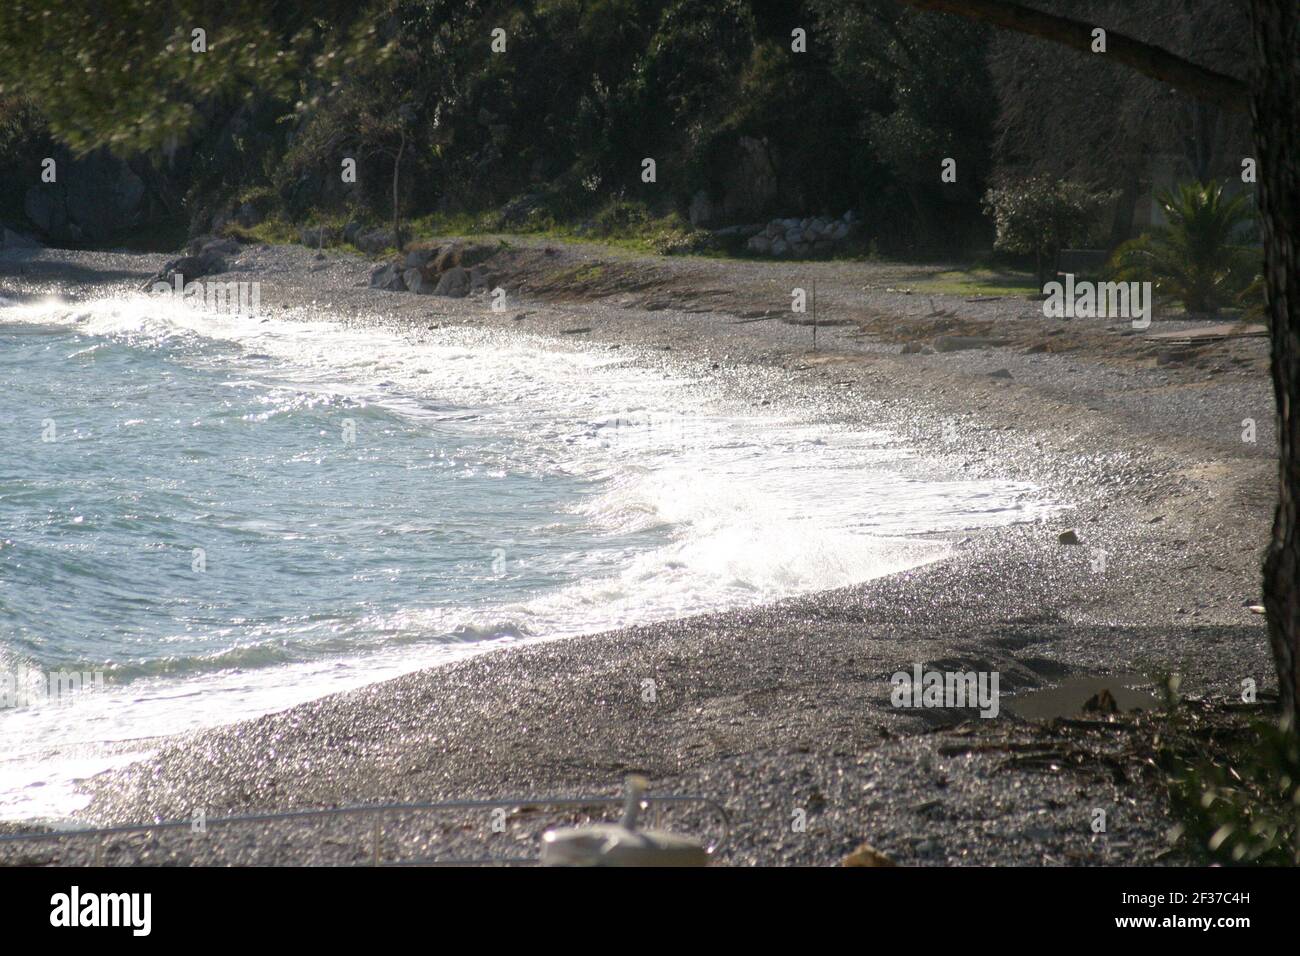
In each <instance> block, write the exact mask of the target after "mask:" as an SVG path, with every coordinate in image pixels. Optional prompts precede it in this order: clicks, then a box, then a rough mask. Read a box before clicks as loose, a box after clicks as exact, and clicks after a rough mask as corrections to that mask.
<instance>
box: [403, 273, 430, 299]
mask: <svg viewBox="0 0 1300 956" xmlns="http://www.w3.org/2000/svg"><path fill="white" fill-rule="evenodd" d="M402 281H403V282H404V283H405V284H406V291H407V292H414V293H415V294H416V295H433V283H432V282H430V281H429V280H428V279H426V278H425V277H424V275H423V273H421V272H420V270H419V269H407V270H406V271H405V272H403V273H402Z"/></svg>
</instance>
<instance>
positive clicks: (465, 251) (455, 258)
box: [433, 242, 497, 273]
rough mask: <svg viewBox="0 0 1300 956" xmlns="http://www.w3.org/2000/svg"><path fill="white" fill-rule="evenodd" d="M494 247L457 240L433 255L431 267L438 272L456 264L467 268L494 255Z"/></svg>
mask: <svg viewBox="0 0 1300 956" xmlns="http://www.w3.org/2000/svg"><path fill="white" fill-rule="evenodd" d="M496 251H497V250H496V247H495V246H489V245H486V244H484V243H470V244H469V245H465V244H463V243H459V242H453V243H451V244H450V245H448V246H446V247H444V248H443V249H442V251H440V252H439V253H438V255H437V256H435V257H434V260H433V267H434V269H436V270H437V271H438V272H440V273H442V272H446V271H447V270H449V269H453V268H456V267H457V266H459V267H462V268H465V269H468V268H470V267H471V266H476V265H478V264H479V263H480V262H486V261H487V260H488V259H491V258H492V257H493V256H494V255H496Z"/></svg>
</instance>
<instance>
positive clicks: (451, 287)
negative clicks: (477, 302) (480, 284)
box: [433, 266, 470, 299]
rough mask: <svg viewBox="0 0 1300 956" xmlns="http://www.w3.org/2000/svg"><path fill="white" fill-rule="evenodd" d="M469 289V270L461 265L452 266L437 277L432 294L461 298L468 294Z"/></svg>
mask: <svg viewBox="0 0 1300 956" xmlns="http://www.w3.org/2000/svg"><path fill="white" fill-rule="evenodd" d="M469 290H470V275H469V270H467V269H465V268H462V267H461V266H452V267H451V268H450V269H447V270H446V271H445V272H443V274H442V276H441V277H440V278H439V279H438V285H437V288H435V289H434V290H433V293H434V295H445V296H447V297H449V298H452V299H463V298H465V296H467V295H469Z"/></svg>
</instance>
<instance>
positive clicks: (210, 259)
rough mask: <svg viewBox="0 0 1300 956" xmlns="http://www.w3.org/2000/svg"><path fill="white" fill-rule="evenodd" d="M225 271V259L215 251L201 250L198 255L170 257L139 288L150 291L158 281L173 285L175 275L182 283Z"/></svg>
mask: <svg viewBox="0 0 1300 956" xmlns="http://www.w3.org/2000/svg"><path fill="white" fill-rule="evenodd" d="M225 271H226V261H225V259H224V258H222V257H221V256H220V255H219V254H217V253H215V252H201V253H199V254H198V255H192V256H181V257H180V258H178V259H172V260H171V261H170V262H168V263H167V264H166V265H165V266H163V267H162V268H161V269H159V270H158V271H157V272H155V273H154V274H153V275H152V276H150V277H149V278H148V279H146V280H145V282H144V285H142V286H141V288H142V289H143V290H144V291H146V292H151V291H153V287H154V285H155V284H157V283H159V282H163V283H166V284H167V285H173V284H174V283H175V281H176V277H177V276H180V277H181V284H182V285H184V284H185V283H187V282H193V281H194V280H195V279H201V278H203V277H204V276H210V275H216V274H217V273H218V272H225Z"/></svg>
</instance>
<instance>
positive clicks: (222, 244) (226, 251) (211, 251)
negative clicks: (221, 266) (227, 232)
mask: <svg viewBox="0 0 1300 956" xmlns="http://www.w3.org/2000/svg"><path fill="white" fill-rule="evenodd" d="M193 245H194V244H193V243H191V246H193ZM196 251H197V253H198V255H199V256H200V258H201V257H203V256H210V257H215V258H222V259H224V258H227V257H230V256H237V255H239V254H240V253H241V252H243V251H244V247H243V246H241V245H240V244H239V242H238V241H237V240H235V239H212V238H210V237H207V236H205V237H204V241H203V242H201V243H199V244H198V247H197V250H196ZM220 271H225V270H220Z"/></svg>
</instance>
